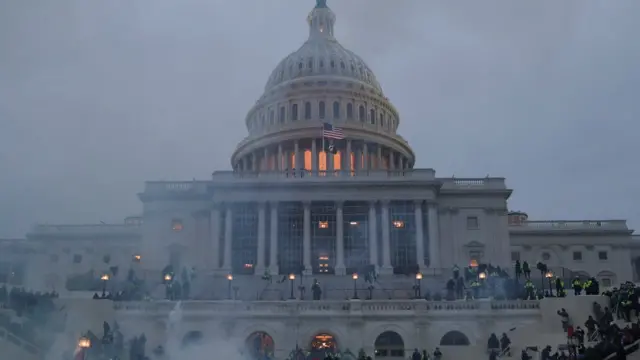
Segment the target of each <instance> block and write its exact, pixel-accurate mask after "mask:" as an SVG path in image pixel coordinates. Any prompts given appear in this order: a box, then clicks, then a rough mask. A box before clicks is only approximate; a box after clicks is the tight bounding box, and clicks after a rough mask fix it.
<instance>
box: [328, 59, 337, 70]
mask: <svg viewBox="0 0 640 360" xmlns="http://www.w3.org/2000/svg"><path fill="white" fill-rule="evenodd" d="M329 65H330V66H331V68H332V69H333V68H335V67H336V62H335V61H333V60H331V62H330V63H329Z"/></svg>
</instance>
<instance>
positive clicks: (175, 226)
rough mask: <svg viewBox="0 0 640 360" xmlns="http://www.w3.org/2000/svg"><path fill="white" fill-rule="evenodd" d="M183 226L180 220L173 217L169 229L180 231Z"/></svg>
mask: <svg viewBox="0 0 640 360" xmlns="http://www.w3.org/2000/svg"><path fill="white" fill-rule="evenodd" d="M183 228H184V226H183V225H182V220H179V219H174V220H173V221H171V230H173V231H182V229H183Z"/></svg>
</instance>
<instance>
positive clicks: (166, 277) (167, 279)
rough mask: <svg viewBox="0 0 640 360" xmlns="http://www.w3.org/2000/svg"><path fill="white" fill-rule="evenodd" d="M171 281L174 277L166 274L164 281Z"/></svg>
mask: <svg viewBox="0 0 640 360" xmlns="http://www.w3.org/2000/svg"><path fill="white" fill-rule="evenodd" d="M171 279H173V277H172V276H171V274H165V275H164V281H171Z"/></svg>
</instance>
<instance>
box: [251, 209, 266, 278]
mask: <svg viewBox="0 0 640 360" xmlns="http://www.w3.org/2000/svg"><path fill="white" fill-rule="evenodd" d="M265 208H266V204H265V203H264V202H259V203H258V254H257V259H256V268H255V271H254V274H255V275H259V276H262V275H263V274H264V271H265V270H266V264H265V255H266V254H265V250H266V248H265V245H266V244H265V236H266V234H265V231H266V230H267V226H266V224H265V222H266V213H265V212H266V209H265Z"/></svg>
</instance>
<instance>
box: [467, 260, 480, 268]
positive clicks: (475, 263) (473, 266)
mask: <svg viewBox="0 0 640 360" xmlns="http://www.w3.org/2000/svg"><path fill="white" fill-rule="evenodd" d="M469 267H472V268H475V267H478V260H476V259H472V260H471V261H469Z"/></svg>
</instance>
